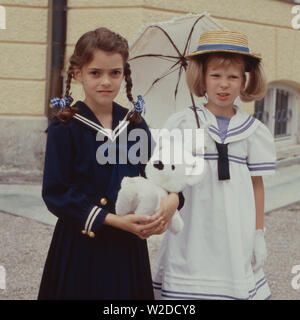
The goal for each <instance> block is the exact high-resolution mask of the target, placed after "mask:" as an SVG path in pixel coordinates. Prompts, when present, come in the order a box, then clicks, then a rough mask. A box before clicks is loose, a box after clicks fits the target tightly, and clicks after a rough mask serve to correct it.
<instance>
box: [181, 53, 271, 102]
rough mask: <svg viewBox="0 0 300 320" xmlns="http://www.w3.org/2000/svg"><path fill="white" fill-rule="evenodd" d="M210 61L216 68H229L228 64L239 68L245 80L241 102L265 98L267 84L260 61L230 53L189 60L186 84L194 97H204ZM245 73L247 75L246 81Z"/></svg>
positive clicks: (211, 54) (199, 56) (201, 56)
mask: <svg viewBox="0 0 300 320" xmlns="http://www.w3.org/2000/svg"><path fill="white" fill-rule="evenodd" d="M211 61H213V63H214V64H215V65H218V66H220V65H223V66H229V65H230V64H237V65H240V66H241V72H242V74H243V76H244V78H245V80H246V84H245V88H244V90H242V91H241V93H240V98H241V100H242V101H244V102H249V101H253V100H260V99H262V98H263V97H264V96H265V94H266V90H267V82H266V78H265V73H264V70H263V67H262V65H261V63H260V61H258V60H257V59H253V58H250V57H246V56H243V55H241V54H238V53H230V52H215V53H208V54H202V55H198V56H193V57H191V58H189V61H188V67H187V70H186V82H187V85H188V87H189V89H190V91H191V92H192V93H194V94H195V95H196V96H198V97H204V96H205V93H206V89H205V73H206V70H207V66H208V64H209V63H210V62H211ZM246 72H247V73H248V79H247V77H246Z"/></svg>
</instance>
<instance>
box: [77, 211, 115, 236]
mask: <svg viewBox="0 0 300 320" xmlns="http://www.w3.org/2000/svg"><path fill="white" fill-rule="evenodd" d="M108 213H109V211H108V210H106V209H102V208H101V207H98V206H93V207H92V209H91V210H90V211H89V214H88V216H87V219H86V221H85V225H84V229H83V230H82V231H81V233H82V234H84V235H88V236H89V237H90V238H94V237H95V235H96V232H97V231H98V230H99V229H100V228H101V226H102V223H103V221H104V219H105V217H106V215H107V214H108Z"/></svg>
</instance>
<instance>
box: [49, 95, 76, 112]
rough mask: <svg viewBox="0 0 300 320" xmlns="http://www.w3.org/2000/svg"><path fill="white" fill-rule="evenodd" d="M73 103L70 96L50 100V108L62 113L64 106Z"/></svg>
mask: <svg viewBox="0 0 300 320" xmlns="http://www.w3.org/2000/svg"><path fill="white" fill-rule="evenodd" d="M72 102H73V98H72V97H71V96H64V97H62V98H61V99H60V98H57V97H55V98H52V99H50V107H51V108H58V107H59V108H60V111H62V110H63V109H64V108H65V107H66V106H68V105H70V104H71V103H72Z"/></svg>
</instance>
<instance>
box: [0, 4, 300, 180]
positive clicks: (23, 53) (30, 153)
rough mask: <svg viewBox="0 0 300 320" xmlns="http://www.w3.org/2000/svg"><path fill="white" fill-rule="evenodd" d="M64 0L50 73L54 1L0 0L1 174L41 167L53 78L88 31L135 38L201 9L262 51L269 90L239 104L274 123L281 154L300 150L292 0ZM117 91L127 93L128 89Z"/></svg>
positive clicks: (78, 95)
mask: <svg viewBox="0 0 300 320" xmlns="http://www.w3.org/2000/svg"><path fill="white" fill-rule="evenodd" d="M295 1H296V0H295ZM62 2H66V3H65V8H64V10H63V12H64V13H65V17H66V19H65V29H64V30H65V38H66V40H65V43H62V46H63V48H62V49H63V52H64V55H63V57H61V58H62V59H63V63H62V70H58V76H57V75H56V76H57V77H56V78H55V77H54V78H53V30H57V29H55V27H58V26H59V24H58V23H60V22H59V20H58V21H57V20H55V19H54V17H55V13H54V11H55V8H54V4H55V3H56V1H52V0H0V6H1V7H0V8H2V10H0V12H1V11H2V12H3V11H5V22H6V29H0V49H1V59H0V137H1V139H0V150H1V151H0V169H1V170H0V171H1V172H2V176H3V174H4V173H5V174H6V173H7V172H11V173H13V172H26V173H32V175H35V174H37V175H39V174H40V172H41V170H42V168H43V158H44V149H45V141H46V133H45V132H44V131H45V129H46V127H47V124H48V117H47V115H48V101H49V96H50V94H51V92H52V91H51V90H53V83H54V85H55V84H56V86H57V87H62V86H63V84H62V83H61V82H59V80H57V81H56V80H55V79H59V77H61V78H63V71H64V70H63V66H64V68H67V63H68V58H69V57H70V55H71V54H72V51H73V49H74V45H75V43H76V41H77V40H78V38H79V37H80V36H81V35H82V34H83V33H85V32H86V31H88V30H92V29H95V28H97V27H99V26H105V27H108V28H110V29H112V30H114V31H116V32H118V33H120V34H122V35H123V36H125V37H126V38H127V39H128V40H129V41H130V40H132V39H133V38H134V37H135V36H136V34H137V32H138V31H139V30H140V28H141V27H142V26H143V25H146V24H149V23H150V22H159V21H166V20H170V19H172V18H174V17H179V16H180V15H184V14H187V13H201V12H204V11H206V12H209V13H210V14H211V16H212V17H213V18H215V19H216V20H218V21H219V22H220V23H221V24H222V25H223V26H224V27H227V28H228V29H230V30H233V31H240V32H243V33H245V34H247V35H248V38H249V44H250V47H251V49H252V51H254V52H259V53H261V54H262V56H263V59H264V68H265V71H266V75H267V79H268V92H267V95H266V96H265V98H264V99H263V100H262V101H258V102H256V103H248V104H243V105H242V108H243V109H244V110H246V111H247V112H249V113H251V114H254V115H255V116H256V117H258V118H259V119H261V120H262V121H263V122H264V123H265V124H266V125H267V126H268V127H269V128H270V130H271V132H272V133H273V134H274V137H275V140H276V146H277V151H278V158H279V159H281V158H286V157H298V156H299V155H300V147H299V144H300V99H299V96H300V29H298V24H297V21H298V20H299V28H300V16H299V19H298V17H297V13H298V12H299V14H300V8H299V10H298V7H296V6H297V4H296V3H293V1H292V0H291V1H284V0H199V1H194V0H185V1H181V0H131V1H130V0H68V1H62ZM297 19H298V20H297ZM292 21H294V22H296V23H294V24H293V23H292ZM2 22H3V16H2ZM2 25H3V23H2ZM0 26H1V16H0ZM0 28H1V27H0ZM54 32H55V31H54ZM51 85H52V87H51ZM55 90H59V88H58V89H57V88H56V89H55ZM71 92H72V94H73V97H74V99H75V100H76V99H82V98H83V92H82V90H81V88H80V86H79V85H77V84H72V90H71ZM118 99H119V100H120V101H122V99H123V97H122V96H120V97H118ZM5 174H4V176H5Z"/></svg>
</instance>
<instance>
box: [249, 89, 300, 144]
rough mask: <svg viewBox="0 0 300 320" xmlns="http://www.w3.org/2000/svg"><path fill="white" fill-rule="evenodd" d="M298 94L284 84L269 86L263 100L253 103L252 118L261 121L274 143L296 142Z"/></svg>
mask: <svg viewBox="0 0 300 320" xmlns="http://www.w3.org/2000/svg"><path fill="white" fill-rule="evenodd" d="M297 105H298V94H297V92H296V91H295V90H293V89H292V88H290V87H289V86H287V85H284V84H278V83H276V84H271V85H270V86H269V88H268V92H267V94H266V96H265V97H264V99H262V100H259V101H256V102H255V111H254V117H255V118H257V119H259V120H260V121H262V122H263V123H264V124H265V125H266V126H267V127H268V128H269V129H270V131H271V132H272V134H273V135H274V137H275V139H276V141H281V140H284V141H285V144H286V143H291V144H292V143H296V142H297V132H298V108H297Z"/></svg>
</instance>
